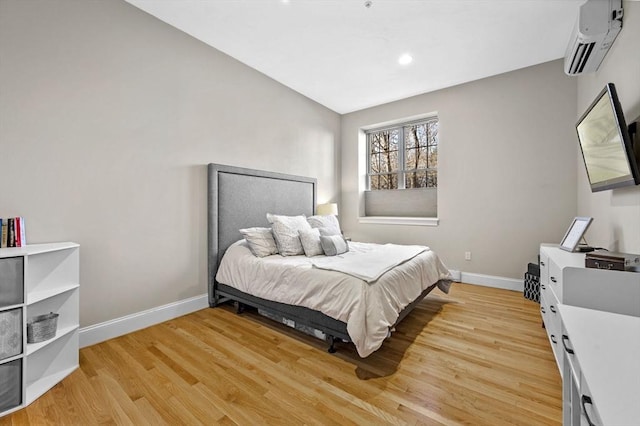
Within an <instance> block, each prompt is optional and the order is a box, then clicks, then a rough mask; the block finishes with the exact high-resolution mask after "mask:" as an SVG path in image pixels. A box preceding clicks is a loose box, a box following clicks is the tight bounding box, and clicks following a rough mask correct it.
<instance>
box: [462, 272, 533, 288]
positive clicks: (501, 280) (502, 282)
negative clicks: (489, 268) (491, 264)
mask: <svg viewBox="0 0 640 426" xmlns="http://www.w3.org/2000/svg"><path fill="white" fill-rule="evenodd" d="M460 275H461V277H460V281H461V282H463V283H467V284H475V285H482V286H485V287H494V288H503V289H505V290H513V291H520V292H522V291H524V280H517V279H514V278H505V277H497V276H494V275H483V274H473V273H469V272H461V273H460Z"/></svg>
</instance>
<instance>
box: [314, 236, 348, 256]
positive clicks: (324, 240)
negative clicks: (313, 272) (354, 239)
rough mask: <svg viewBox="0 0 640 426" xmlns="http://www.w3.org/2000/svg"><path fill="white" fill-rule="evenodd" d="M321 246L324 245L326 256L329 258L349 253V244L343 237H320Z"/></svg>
mask: <svg viewBox="0 0 640 426" xmlns="http://www.w3.org/2000/svg"><path fill="white" fill-rule="evenodd" d="M320 244H322V249H323V250H324V254H326V255H327V256H335V255H337V254H342V253H346V252H348V251H349V244H348V243H347V240H345V239H344V237H343V236H342V235H331V236H329V237H323V236H320Z"/></svg>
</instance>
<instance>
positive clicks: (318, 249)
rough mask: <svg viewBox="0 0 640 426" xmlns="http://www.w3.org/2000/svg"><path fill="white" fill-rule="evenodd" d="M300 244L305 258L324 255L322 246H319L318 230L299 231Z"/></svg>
mask: <svg viewBox="0 0 640 426" xmlns="http://www.w3.org/2000/svg"><path fill="white" fill-rule="evenodd" d="M298 234H299V235H300V242H301V243H302V248H303V249H304V254H305V255H306V256H309V257H311V256H318V255H321V254H324V250H323V249H322V244H320V230H319V229H317V228H313V229H311V230H310V231H300V232H299V233H298Z"/></svg>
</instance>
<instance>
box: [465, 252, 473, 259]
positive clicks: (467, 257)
mask: <svg viewBox="0 0 640 426" xmlns="http://www.w3.org/2000/svg"><path fill="white" fill-rule="evenodd" d="M464 260H471V252H470V251H465V252H464Z"/></svg>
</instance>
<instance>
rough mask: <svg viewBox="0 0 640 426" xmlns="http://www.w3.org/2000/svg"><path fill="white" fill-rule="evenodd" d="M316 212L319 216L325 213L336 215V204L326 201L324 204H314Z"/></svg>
mask: <svg viewBox="0 0 640 426" xmlns="http://www.w3.org/2000/svg"><path fill="white" fill-rule="evenodd" d="M316 214H318V215H321V216H327V215H330V214H332V215H336V216H337V215H338V204H336V203H326V204H318V205H317V206H316Z"/></svg>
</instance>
